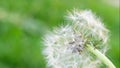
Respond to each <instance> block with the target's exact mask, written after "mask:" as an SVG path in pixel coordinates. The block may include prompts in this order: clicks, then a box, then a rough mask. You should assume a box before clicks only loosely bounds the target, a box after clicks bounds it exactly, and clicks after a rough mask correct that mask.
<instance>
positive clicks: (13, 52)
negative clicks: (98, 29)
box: [0, 0, 120, 68]
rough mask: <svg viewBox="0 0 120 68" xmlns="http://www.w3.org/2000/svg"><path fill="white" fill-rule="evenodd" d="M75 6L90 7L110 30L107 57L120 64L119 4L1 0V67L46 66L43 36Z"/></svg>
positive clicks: (83, 0) (84, 0)
mask: <svg viewBox="0 0 120 68" xmlns="http://www.w3.org/2000/svg"><path fill="white" fill-rule="evenodd" d="M73 8H78V9H80V10H83V9H91V10H92V11H93V12H95V13H96V15H97V16H100V17H101V18H102V20H103V22H104V24H105V25H106V27H107V28H108V29H109V30H110V41H109V45H110V50H109V51H108V52H107V56H108V57H109V58H110V60H111V61H112V62H113V63H114V64H115V65H116V67H117V68H119V67H120V65H119V64H120V61H119V60H120V58H119V57H120V54H119V7H114V6H112V5H109V4H107V3H105V2H103V1H102V0H101V1H98V0H0V68H45V66H46V62H45V60H44V57H43V55H42V54H41V52H42V48H43V45H42V44H41V38H42V36H43V35H44V33H45V32H46V31H47V30H48V29H52V28H53V27H55V26H57V25H59V24H63V23H64V24H66V23H65V17H64V16H65V15H67V11H68V10H72V9H73Z"/></svg>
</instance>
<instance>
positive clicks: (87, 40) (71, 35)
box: [43, 10, 115, 68]
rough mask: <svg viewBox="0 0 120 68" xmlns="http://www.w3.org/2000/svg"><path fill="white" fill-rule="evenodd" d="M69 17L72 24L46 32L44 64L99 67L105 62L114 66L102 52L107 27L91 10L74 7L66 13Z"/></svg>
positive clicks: (55, 67) (51, 67)
mask: <svg viewBox="0 0 120 68" xmlns="http://www.w3.org/2000/svg"><path fill="white" fill-rule="evenodd" d="M68 19H69V20H71V21H72V24H68V25H66V26H61V27H57V28H55V30H53V32H50V33H48V34H47V35H45V38H44V43H43V44H44V45H45V49H44V51H43V54H44V55H45V57H46V60H47V62H48V63H47V67H48V68H98V67H100V65H101V64H102V63H104V64H106V65H107V66H108V67H109V68H115V66H114V65H113V64H112V63H111V61H110V60H109V59H108V58H107V57H106V56H105V55H104V54H105V53H104V51H106V45H107V40H108V32H109V31H108V30H107V29H106V28H105V26H104V25H103V24H102V23H101V21H100V20H99V19H98V18H97V17H96V16H95V15H94V14H93V13H92V12H91V11H80V12H79V11H77V10H75V11H73V12H72V13H69V15H68ZM96 46H97V47H98V49H96V48H95V47H96ZM94 55H95V56H96V57H94Z"/></svg>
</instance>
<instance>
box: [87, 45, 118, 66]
mask: <svg viewBox="0 0 120 68" xmlns="http://www.w3.org/2000/svg"><path fill="white" fill-rule="evenodd" d="M87 49H88V50H89V51H90V52H92V53H93V54H94V55H96V56H97V57H98V58H99V59H100V60H101V61H102V62H103V63H104V64H106V65H107V66H108V68H116V67H115V66H114V64H113V63H112V62H111V61H110V60H109V59H108V58H107V57H106V56H105V55H104V54H102V53H101V52H100V51H98V50H97V49H95V48H94V47H92V46H90V45H87Z"/></svg>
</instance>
